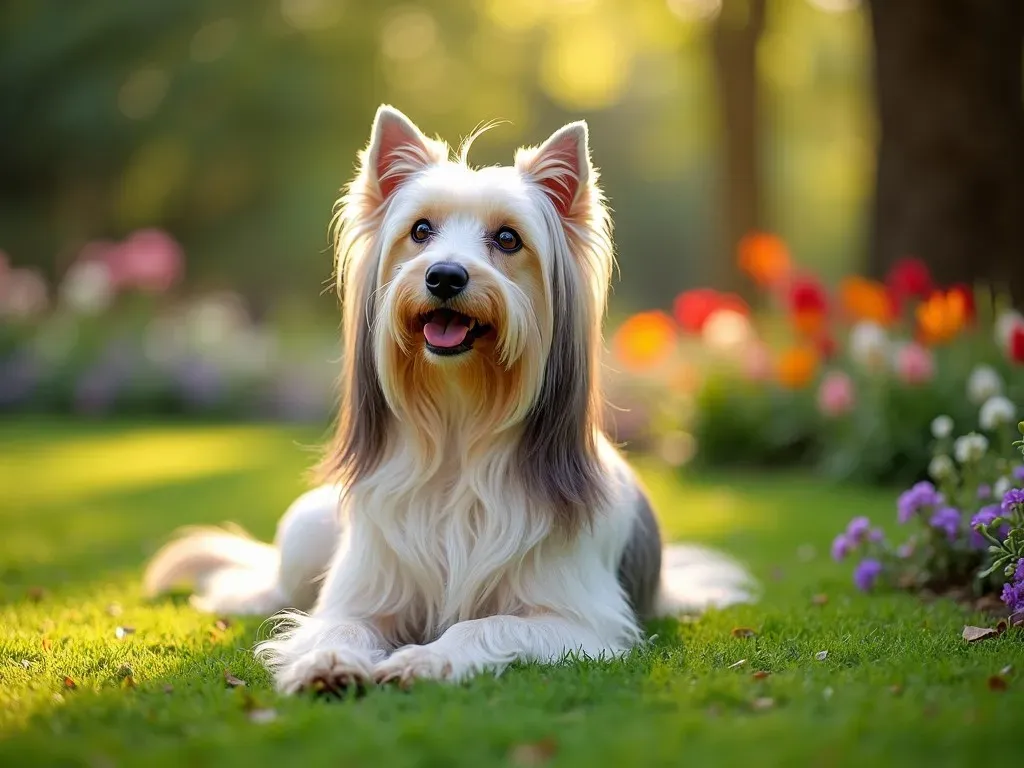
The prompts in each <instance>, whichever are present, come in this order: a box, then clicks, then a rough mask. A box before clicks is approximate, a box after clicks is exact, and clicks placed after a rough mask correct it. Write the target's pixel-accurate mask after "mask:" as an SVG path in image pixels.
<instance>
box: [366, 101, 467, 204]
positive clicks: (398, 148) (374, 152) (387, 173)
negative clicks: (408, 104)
mask: <svg viewBox="0 0 1024 768" xmlns="http://www.w3.org/2000/svg"><path fill="white" fill-rule="evenodd" d="M447 155H448V148H447V147H446V146H445V145H444V144H442V143H441V142H439V141H434V140H432V139H428V138H427V137H426V136H424V135H423V132H422V131H420V129H419V128H417V127H416V126H415V125H414V124H413V123H412V121H411V120H410V119H409V118H407V117H406V116H405V115H403V114H402V113H401V112H399V111H398V110H397V109H395V108H394V107H390V106H388V105H386V104H382V105H381V106H380V107H379V108H378V109H377V115H376V117H374V119H373V129H372V131H371V132H370V145H369V147H367V149H366V152H365V153H364V155H363V171H364V173H365V174H366V177H367V180H368V181H369V182H370V184H371V186H372V188H373V191H374V192H376V193H377V194H378V195H379V197H380V200H379V202H384V201H386V200H387V199H388V198H389V197H391V195H392V194H394V192H395V190H396V189H398V188H399V187H400V186H401V185H402V183H403V182H405V181H406V180H407V179H408V178H409V177H410V176H412V175H413V174H415V173H417V172H418V171H421V170H423V168H425V167H426V166H428V165H432V164H434V163H439V162H442V161H443V160H444V159H445V157H447Z"/></svg>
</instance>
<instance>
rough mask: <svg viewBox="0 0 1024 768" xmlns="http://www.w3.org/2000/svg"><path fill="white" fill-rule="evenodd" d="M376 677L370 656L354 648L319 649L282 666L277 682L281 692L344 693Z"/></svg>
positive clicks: (363, 685) (275, 674)
mask: <svg viewBox="0 0 1024 768" xmlns="http://www.w3.org/2000/svg"><path fill="white" fill-rule="evenodd" d="M373 680H374V670H373V660H372V659H371V658H370V655H369V654H367V653H364V652H362V651H359V650H356V649H353V648H317V649H315V650H312V651H309V652H307V653H305V654H303V655H302V656H299V657H298V658H297V659H295V660H294V661H292V662H290V663H288V664H286V665H284V666H281V667H279V668H278V669H277V670H276V671H275V673H274V682H275V684H276V685H277V689H278V690H279V691H280V692H281V693H286V694H293V693H298V692H300V691H312V692H314V693H318V694H329V695H335V696H340V695H341V694H342V693H344V692H345V691H348V690H355V691H359V690H361V689H363V688H365V687H366V686H367V685H372V684H373Z"/></svg>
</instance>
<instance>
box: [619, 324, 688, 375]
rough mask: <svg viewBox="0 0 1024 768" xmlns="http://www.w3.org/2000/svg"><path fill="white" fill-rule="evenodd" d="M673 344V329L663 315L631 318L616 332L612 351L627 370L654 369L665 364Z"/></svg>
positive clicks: (674, 330) (674, 335)
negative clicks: (660, 364)
mask: <svg viewBox="0 0 1024 768" xmlns="http://www.w3.org/2000/svg"><path fill="white" fill-rule="evenodd" d="M675 343H676V326H675V323H673V322H672V318H671V317H669V316H668V315H666V314H665V313H664V312H659V311H656V310H655V311H651V312H641V313H639V314H637V315H633V316H632V317H631V318H629V319H628V320H627V321H626V322H624V323H623V324H622V325H621V326H619V329H618V330H617V331H616V332H615V336H614V337H613V339H612V349H613V350H614V351H615V355H616V356H617V357H618V358H619V360H621V361H622V363H623V365H625V366H626V368H628V369H630V370H634V371H638V370H644V369H648V368H653V367H654V366H656V365H657V364H658V363H660V362H662V361H664V360H665V359H666V358H667V357H668V356H669V355H670V354H671V353H672V350H673V348H674V347H675Z"/></svg>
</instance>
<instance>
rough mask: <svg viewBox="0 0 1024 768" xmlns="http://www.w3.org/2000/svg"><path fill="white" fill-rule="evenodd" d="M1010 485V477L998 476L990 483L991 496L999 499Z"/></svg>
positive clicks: (1011, 484)
mask: <svg viewBox="0 0 1024 768" xmlns="http://www.w3.org/2000/svg"><path fill="white" fill-rule="evenodd" d="M1012 487H1013V481H1011V480H1010V478H1008V477H1000V478H999V479H998V480H996V481H995V483H994V484H993V485H992V498H994V499H996V500H997V501H999V500H1001V499H1002V498H1003V496H1005V495H1006V492H1007V491H1008V490H1010V488H1012Z"/></svg>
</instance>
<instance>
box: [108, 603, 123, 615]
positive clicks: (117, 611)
mask: <svg viewBox="0 0 1024 768" xmlns="http://www.w3.org/2000/svg"><path fill="white" fill-rule="evenodd" d="M122 613H124V608H122V607H121V604H120V603H111V604H110V605H108V606H107V615H108V616H120V615H121V614H122Z"/></svg>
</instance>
